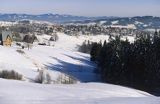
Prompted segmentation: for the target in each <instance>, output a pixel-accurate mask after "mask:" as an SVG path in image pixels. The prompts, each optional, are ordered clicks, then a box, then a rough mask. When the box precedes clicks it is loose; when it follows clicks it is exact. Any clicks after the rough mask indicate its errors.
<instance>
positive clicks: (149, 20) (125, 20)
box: [0, 14, 160, 29]
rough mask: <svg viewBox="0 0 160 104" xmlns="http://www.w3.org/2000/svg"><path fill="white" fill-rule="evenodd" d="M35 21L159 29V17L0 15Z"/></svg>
mask: <svg viewBox="0 0 160 104" xmlns="http://www.w3.org/2000/svg"><path fill="white" fill-rule="evenodd" d="M26 19H27V20H37V21H47V22H51V23H75V24H76V23H77V24H100V25H103V26H128V25H132V26H134V27H135V28H137V29H160V17H153V16H137V17H105V16H104V17H84V16H73V15H59V14H41V15H30V14H0V21H18V20H26Z"/></svg>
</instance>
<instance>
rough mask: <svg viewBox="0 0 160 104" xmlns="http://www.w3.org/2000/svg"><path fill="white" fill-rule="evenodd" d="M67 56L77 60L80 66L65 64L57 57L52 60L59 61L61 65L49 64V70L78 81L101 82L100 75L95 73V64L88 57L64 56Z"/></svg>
mask: <svg viewBox="0 0 160 104" xmlns="http://www.w3.org/2000/svg"><path fill="white" fill-rule="evenodd" d="M64 55H65V56H67V57H69V58H72V59H74V60H77V61H79V62H80V64H74V63H69V62H65V61H63V60H60V59H58V58H56V57H51V58H52V59H54V60H56V61H58V63H59V64H57V65H55V64H53V63H48V64H47V65H45V66H46V67H48V69H49V70H56V71H59V72H63V73H66V74H68V75H71V76H73V77H75V78H76V79H78V80H79V81H81V82H97V81H100V77H99V75H97V74H96V73H94V69H95V64H94V63H92V62H90V61H89V60H87V59H88V57H83V56H82V57H83V58H77V57H72V56H69V55H66V54H64Z"/></svg>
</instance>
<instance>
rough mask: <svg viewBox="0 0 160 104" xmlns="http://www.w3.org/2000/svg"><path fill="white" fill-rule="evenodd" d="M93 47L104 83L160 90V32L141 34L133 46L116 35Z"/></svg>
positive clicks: (91, 53) (95, 59)
mask: <svg viewBox="0 0 160 104" xmlns="http://www.w3.org/2000/svg"><path fill="white" fill-rule="evenodd" d="M91 46H92V47H91ZM86 47H87V45H86ZM90 47H91V48H90ZM89 48H90V49H91V50H90V55H91V61H94V62H95V63H96V64H97V71H96V72H98V73H100V75H101V77H102V80H103V81H104V82H107V83H112V84H119V85H124V86H129V87H133V88H137V89H141V90H145V91H149V92H151V91H154V90H155V89H156V90H159V89H158V88H160V32H159V33H158V32H157V31H156V32H155V33H154V35H153V36H151V35H149V34H144V35H140V36H139V37H136V39H135V41H134V42H133V43H130V42H129V41H128V40H127V39H126V40H125V41H124V40H121V37H120V36H116V37H115V38H114V39H113V38H110V39H109V42H106V41H105V42H104V43H103V44H102V43H101V42H99V43H91V44H89Z"/></svg>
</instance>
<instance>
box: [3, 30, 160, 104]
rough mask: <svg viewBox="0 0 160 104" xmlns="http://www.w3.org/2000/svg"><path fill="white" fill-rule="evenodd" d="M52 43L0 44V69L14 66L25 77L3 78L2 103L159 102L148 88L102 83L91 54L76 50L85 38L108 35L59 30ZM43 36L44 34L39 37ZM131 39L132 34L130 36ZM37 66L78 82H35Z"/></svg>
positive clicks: (52, 73) (53, 76) (96, 38)
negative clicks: (20, 51) (6, 45)
mask: <svg viewBox="0 0 160 104" xmlns="http://www.w3.org/2000/svg"><path fill="white" fill-rule="evenodd" d="M58 36H59V40H58V41H57V42H55V43H54V47H53V46H39V45H34V46H33V48H32V49H30V50H27V49H24V50H22V51H24V54H22V53H19V52H17V50H21V49H20V47H17V46H12V47H3V46H0V70H15V71H16V72H18V73H20V74H22V75H23V80H24V81H15V80H6V79H1V78H0V104H64V103H65V104H106V103H107V104H159V103H160V98H158V97H154V96H152V95H150V94H148V93H146V92H142V91H139V90H135V89H131V88H126V87H121V86H117V85H111V84H104V83H100V77H99V75H97V74H95V73H94V69H95V67H96V66H95V64H94V63H92V62H90V56H89V55H88V54H84V53H81V52H77V46H78V45H81V44H82V42H83V41H84V40H91V41H97V42H99V41H100V40H102V41H104V40H107V39H108V36H107V35H99V36H79V37H76V36H68V35H65V34H61V33H58ZM38 38H42V37H38ZM131 39H132V38H131ZM38 70H44V71H45V72H47V73H49V74H50V76H51V79H52V80H53V81H55V82H56V81H57V79H58V78H59V76H60V75H62V74H63V73H65V74H67V75H69V76H72V77H73V78H75V79H76V80H77V81H78V82H80V83H77V84H70V85H66V84H65V85H64V84H37V83H34V80H35V78H36V76H37V75H38V73H39V72H38Z"/></svg>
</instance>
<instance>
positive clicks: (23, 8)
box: [0, 0, 160, 17]
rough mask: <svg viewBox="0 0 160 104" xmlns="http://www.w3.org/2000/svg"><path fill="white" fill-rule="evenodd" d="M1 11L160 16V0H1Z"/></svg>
mask: <svg viewBox="0 0 160 104" xmlns="http://www.w3.org/2000/svg"><path fill="white" fill-rule="evenodd" d="M0 13H26V14H44V13H57V14H71V15H79V16H129V17H131V16H144V15H153V16H160V0H0Z"/></svg>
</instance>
